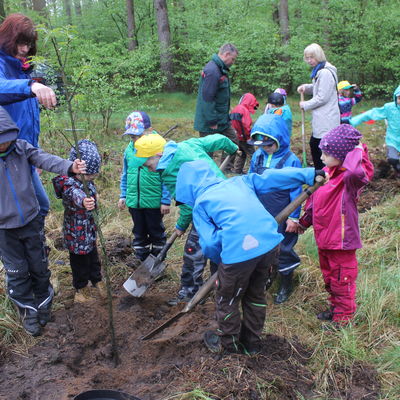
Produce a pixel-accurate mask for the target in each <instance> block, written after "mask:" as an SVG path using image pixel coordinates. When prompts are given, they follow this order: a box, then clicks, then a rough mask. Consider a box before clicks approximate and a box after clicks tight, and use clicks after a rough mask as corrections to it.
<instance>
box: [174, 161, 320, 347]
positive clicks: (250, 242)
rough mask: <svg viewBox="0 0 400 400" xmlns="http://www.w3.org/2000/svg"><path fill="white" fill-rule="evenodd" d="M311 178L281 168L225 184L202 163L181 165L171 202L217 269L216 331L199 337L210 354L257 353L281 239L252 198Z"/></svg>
mask: <svg viewBox="0 0 400 400" xmlns="http://www.w3.org/2000/svg"><path fill="white" fill-rule="evenodd" d="M314 177H315V170H314V168H290V169H289V168H287V169H282V170H275V169H271V170H267V171H265V172H264V173H263V174H262V175H258V174H248V175H243V176H237V177H234V178H231V179H227V180H225V179H223V178H220V177H217V175H216V174H215V172H214V171H213V170H212V169H211V168H210V166H209V165H208V164H207V162H205V161H202V160H198V161H193V162H188V163H184V164H183V165H182V166H181V168H180V170H179V173H178V177H177V182H176V200H177V201H179V202H181V203H184V204H187V205H188V206H190V207H192V208H193V222H194V225H195V227H196V230H197V232H198V234H199V236H200V245H201V248H202V250H203V252H204V255H205V256H206V257H208V258H210V259H211V260H212V261H214V262H215V263H217V264H219V266H218V282H217V291H216V297H215V298H216V312H217V320H218V328H219V329H218V332H214V331H207V332H206V333H205V335H204V341H205V344H206V345H207V347H208V348H209V349H210V350H211V351H214V352H221V351H223V350H225V351H227V352H234V353H237V352H241V351H243V352H248V353H256V352H258V351H260V350H261V339H260V335H261V332H262V329H263V326H264V321H265V315H266V301H265V293H264V290H265V286H266V283H267V281H268V280H269V279H270V278H272V277H273V275H274V271H275V270H276V262H277V256H278V245H279V243H280V242H281V241H282V239H283V235H282V234H280V233H279V232H278V224H277V222H276V221H275V219H274V217H273V216H272V215H271V214H270V213H269V212H268V211H267V210H266V209H265V208H264V206H263V205H262V204H261V202H260V200H259V199H258V196H259V195H262V194H266V193H269V192H271V191H274V190H278V189H279V190H286V189H292V188H294V187H298V186H300V185H302V184H303V183H307V184H309V185H311V184H313V182H314ZM243 205H246V206H245V207H244V206H243ZM240 303H241V306H242V310H243V317H242V318H241V315H240V310H239V305H240Z"/></svg>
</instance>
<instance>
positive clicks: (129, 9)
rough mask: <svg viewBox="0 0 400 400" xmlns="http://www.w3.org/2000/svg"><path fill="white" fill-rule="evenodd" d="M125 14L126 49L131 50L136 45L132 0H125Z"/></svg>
mask: <svg viewBox="0 0 400 400" xmlns="http://www.w3.org/2000/svg"><path fill="white" fill-rule="evenodd" d="M126 15H127V24H128V50H129V51H132V50H135V49H136V48H137V47H138V42H137V39H136V24H135V4H134V2H133V0H126Z"/></svg>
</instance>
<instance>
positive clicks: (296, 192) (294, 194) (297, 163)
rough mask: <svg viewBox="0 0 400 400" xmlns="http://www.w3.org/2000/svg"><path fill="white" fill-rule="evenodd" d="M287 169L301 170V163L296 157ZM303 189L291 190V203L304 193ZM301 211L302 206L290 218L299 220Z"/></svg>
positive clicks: (291, 160) (292, 158)
mask: <svg viewBox="0 0 400 400" xmlns="http://www.w3.org/2000/svg"><path fill="white" fill-rule="evenodd" d="M286 166H287V167H295V168H301V162H300V160H299V159H298V158H297V157H296V156H292V157H290V158H289V160H288V165H286ZM302 190H303V188H302V186H301V185H300V186H298V187H297V188H293V189H291V190H290V201H291V202H292V201H293V200H294V199H295V198H296V197H297V196H299V195H300V194H301V192H302ZM300 211H301V206H299V207H297V208H296V210H294V211H293V212H292V213H291V214H290V215H289V218H292V219H299V217H300Z"/></svg>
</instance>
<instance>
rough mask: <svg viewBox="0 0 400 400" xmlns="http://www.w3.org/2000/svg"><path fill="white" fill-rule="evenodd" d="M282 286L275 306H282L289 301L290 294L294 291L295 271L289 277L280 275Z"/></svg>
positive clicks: (280, 285)
mask: <svg viewBox="0 0 400 400" xmlns="http://www.w3.org/2000/svg"><path fill="white" fill-rule="evenodd" d="M279 276H280V284H279V289H278V293H277V294H276V297H275V299H274V303H275V304H282V303H284V302H285V301H287V300H288V299H289V296H290V294H291V293H292V291H293V271H292V272H290V273H289V274H287V275H283V274H281V273H279Z"/></svg>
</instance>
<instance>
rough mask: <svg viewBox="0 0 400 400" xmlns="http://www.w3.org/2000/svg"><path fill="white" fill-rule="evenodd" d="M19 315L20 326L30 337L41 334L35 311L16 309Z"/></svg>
mask: <svg viewBox="0 0 400 400" xmlns="http://www.w3.org/2000/svg"><path fill="white" fill-rule="evenodd" d="M18 311H19V315H20V318H21V322H22V326H23V327H24V329H25V331H26V332H27V333H28V334H29V335H32V336H40V335H41V334H42V328H41V327H40V325H39V322H38V313H37V311H36V310H35V311H34V310H31V309H29V308H20V307H18Z"/></svg>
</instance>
